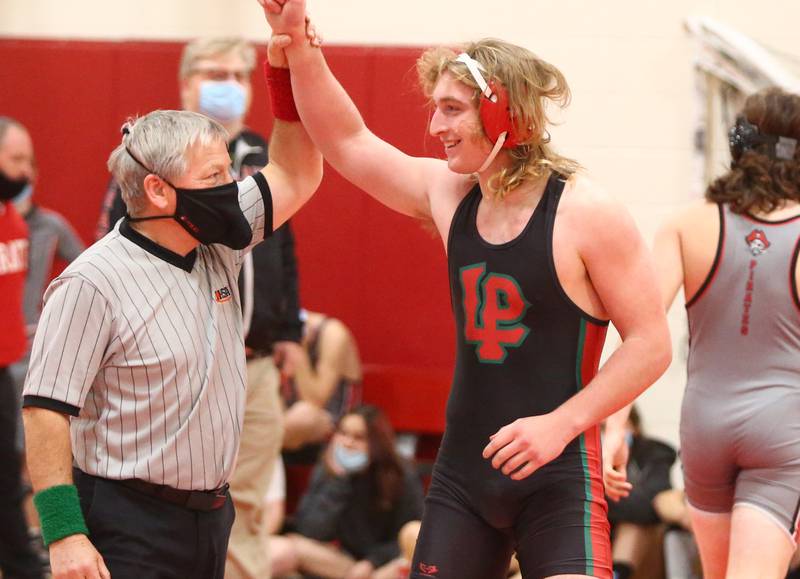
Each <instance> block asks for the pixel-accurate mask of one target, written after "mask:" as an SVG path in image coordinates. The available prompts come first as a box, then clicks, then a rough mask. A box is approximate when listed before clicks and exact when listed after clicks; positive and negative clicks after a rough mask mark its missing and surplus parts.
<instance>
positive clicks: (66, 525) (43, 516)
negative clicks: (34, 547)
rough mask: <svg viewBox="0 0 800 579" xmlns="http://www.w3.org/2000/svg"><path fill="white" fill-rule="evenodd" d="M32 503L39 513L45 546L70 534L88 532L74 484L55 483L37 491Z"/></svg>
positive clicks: (85, 533) (86, 533)
mask: <svg viewBox="0 0 800 579" xmlns="http://www.w3.org/2000/svg"><path fill="white" fill-rule="evenodd" d="M33 504H34V505H36V510H37V511H38V513H39V521H40V523H41V525H42V539H43V540H44V545H45V547H47V546H49V545H50V543H54V542H55V541H58V540H59V539H63V538H64V537H69V536H70V535H79V534H82V535H88V534H89V529H87V528H86V522H85V521H84V520H83V512H81V502H80V499H79V498H78V488H77V487H76V486H75V485H56V486H54V487H50V488H46V489H44V490H43V491H39V492H38V493H36V494H35V495H34V496H33Z"/></svg>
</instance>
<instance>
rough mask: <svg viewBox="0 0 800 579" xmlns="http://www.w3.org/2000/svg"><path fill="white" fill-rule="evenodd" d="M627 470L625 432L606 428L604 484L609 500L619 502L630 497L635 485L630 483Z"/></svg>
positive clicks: (604, 440)
mask: <svg viewBox="0 0 800 579" xmlns="http://www.w3.org/2000/svg"><path fill="white" fill-rule="evenodd" d="M627 469H628V443H627V441H626V440H625V432H624V431H622V430H620V431H616V430H615V431H611V430H610V429H608V428H606V431H605V432H604V433H603V482H604V483H605V487H606V496H607V497H608V498H609V500H612V501H614V502H617V501H619V500H620V499H622V498H625V497H627V496H628V495H630V493H631V489H632V488H633V485H632V484H631V483H629V482H628V470H627Z"/></svg>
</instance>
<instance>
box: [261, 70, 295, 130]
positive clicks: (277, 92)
mask: <svg viewBox="0 0 800 579" xmlns="http://www.w3.org/2000/svg"><path fill="white" fill-rule="evenodd" d="M264 77H265V78H266V79H267V90H269V100H270V104H272V115H273V116H274V117H275V118H276V119H280V120H282V121H289V122H295V121H299V120H300V115H299V114H297V107H295V106H294V95H293V94H292V80H291V76H290V74H289V69H288V68H273V67H271V66H270V65H269V61H265V62H264Z"/></svg>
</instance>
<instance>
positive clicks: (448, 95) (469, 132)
mask: <svg viewBox="0 0 800 579" xmlns="http://www.w3.org/2000/svg"><path fill="white" fill-rule="evenodd" d="M474 94H475V92H474V89H472V88H470V87H469V86H467V85H465V84H464V83H462V82H460V81H458V80H456V78H455V77H454V76H452V75H451V74H450V73H444V74H443V75H442V76H441V77H440V78H439V81H438V82H437V83H436V87H435V88H434V89H433V95H432V100H433V103H434V105H435V107H436V108H435V109H434V111H433V116H432V117H431V125H430V132H431V135H433V136H434V137H436V138H438V139H439V140H440V141H441V142H442V144H443V145H444V151H445V154H446V155H447V166H448V167H449V168H450V170H451V171H455V172H456V173H474V172H475V171H477V170H478V168H479V167H480V166H481V164H482V163H483V161H484V160H485V159H486V157H487V156H488V155H489V153H490V152H491V150H492V143H491V142H490V141H489V139H488V138H487V137H486V135H485V134H484V132H483V129H482V127H481V122H480V116H479V114H478V107H477V104H476V103H475V100H474Z"/></svg>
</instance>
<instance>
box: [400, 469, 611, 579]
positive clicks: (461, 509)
mask: <svg viewBox="0 0 800 579" xmlns="http://www.w3.org/2000/svg"><path fill="white" fill-rule="evenodd" d="M565 467H566V468H565ZM442 470H443V469H437V470H436V471H435V472H434V477H433V480H432V482H431V487H430V490H429V491H428V495H427V497H426V499H425V512H424V515H423V519H422V529H421V530H420V535H419V539H418V541H417V546H416V549H415V551H414V561H413V563H412V566H411V574H410V577H411V578H415V579H431V578H434V579H503V578H504V577H506V575H507V573H508V565H509V562H510V559H511V555H512V553H513V552H515V551H516V553H517V558H518V560H519V563H520V567H521V569H522V573H523V576H524V577H525V579H538V578H544V577H551V576H553V575H561V574H576V575H587V576H589V577H599V578H602V579H611V578H612V576H613V571H612V568H611V542H610V536H609V533H610V530H609V523H608V516H607V511H608V508H607V505H606V502H605V497H604V493H603V482H602V479H601V478H600V470H599V468H598V467H597V465H595V468H592V469H588V468H585V465H572V466H570V465H565V464H564V463H563V461H561V464H556V465H554V464H550V465H546V466H545V467H543V468H542V469H540V470H539V471H537V472H536V473H534V474H533V475H532V477H535V478H536V479H538V480H536V484H535V487H536V490H535V491H533V492H531V494H529V495H527V496H522V497H515V496H513V493H508V495H509V496H510V498H509V499H505V500H504V493H499V494H494V495H493V496H487V495H488V493H490V492H491V491H492V489H491V485H487V484H480V481H477V482H476V483H475V484H469V483H466V481H464V480H463V479H462V480H460V481H459V480H456V478H457V477H449V476H447V474H445V473H443V472H442ZM576 475H577V476H576ZM508 480H509V481H510V479H508ZM510 483H511V484H514V481H510Z"/></svg>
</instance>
